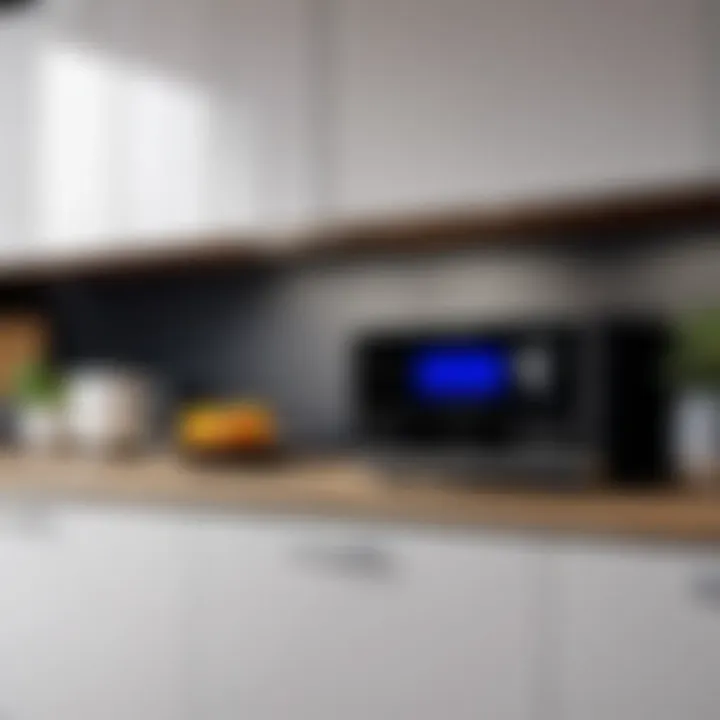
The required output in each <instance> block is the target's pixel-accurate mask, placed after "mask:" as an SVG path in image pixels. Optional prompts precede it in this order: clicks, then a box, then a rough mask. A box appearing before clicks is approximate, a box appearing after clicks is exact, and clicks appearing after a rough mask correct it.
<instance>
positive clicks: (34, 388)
mask: <svg viewBox="0 0 720 720" xmlns="http://www.w3.org/2000/svg"><path fill="white" fill-rule="evenodd" d="M14 399H15V407H16V410H17V431H18V439H19V440H20V442H21V443H22V444H23V445H24V446H25V447H26V448H29V449H33V450H41V451H47V450H50V449H53V448H54V447H56V446H57V445H58V444H59V442H60V439H61V435H62V423H63V417H62V400H63V382H62V378H61V376H60V374H59V373H58V372H56V371H55V370H54V368H53V367H52V366H51V365H49V364H48V363H46V362H42V361H38V362H32V363H27V364H25V365H22V366H21V367H20V368H18V371H17V374H16V377H15V382H14Z"/></svg>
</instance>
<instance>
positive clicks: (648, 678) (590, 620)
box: [551, 545, 720, 720]
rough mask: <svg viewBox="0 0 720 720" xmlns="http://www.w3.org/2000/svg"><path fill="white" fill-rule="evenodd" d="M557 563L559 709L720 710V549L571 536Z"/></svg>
mask: <svg viewBox="0 0 720 720" xmlns="http://www.w3.org/2000/svg"><path fill="white" fill-rule="evenodd" d="M556 563H557V564H556V567H555V569H556V572H557V575H556V584H555V587H554V592H553V595H554V598H555V602H556V603H557V605H556V609H555V612H554V615H555V617H556V618H557V622H558V627H557V629H556V630H554V631H553V634H554V635H553V636H555V637H556V639H557V640H558V643H557V652H558V653H559V654H558V656H557V660H556V667H555V671H554V672H555V677H556V679H557V681H558V683H559V686H558V690H559V693H558V694H557V708H556V710H557V713H556V714H554V715H553V716H551V717H555V718H560V720H716V719H717V718H718V717H720V688H719V685H718V672H719V671H720V556H718V554H717V552H710V551H708V552H704V551H701V550H698V549H692V550H672V549H668V548H663V547H662V546H659V547H654V548H650V549H647V548H646V549H643V548H640V547H635V546H626V547H623V546H607V547H602V546H596V547H594V548H593V547H589V546H584V547H582V546H579V545H578V546H570V545H569V546H568V548H567V549H566V550H565V551H561V552H560V553H559V554H558V556H557V558H556Z"/></svg>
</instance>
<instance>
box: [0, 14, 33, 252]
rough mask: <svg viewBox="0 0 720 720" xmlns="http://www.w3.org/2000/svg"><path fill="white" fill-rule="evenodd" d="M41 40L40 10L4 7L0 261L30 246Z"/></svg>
mask: <svg viewBox="0 0 720 720" xmlns="http://www.w3.org/2000/svg"><path fill="white" fill-rule="evenodd" d="M38 36H39V23H38V12H37V10H36V9H35V8H31V9H27V10H22V11H18V9H13V10H12V11H8V10H3V9H2V8H0V257H5V256H7V255H13V254H23V253H25V252H27V251H28V249H29V247H30V244H31V229H32V228H31V223H30V218H31V216H32V211H33V207H32V182H33V176H32V168H33V165H32V163H33V160H34V152H33V151H34V148H35V134H34V127H35V126H34V122H35V113H34V108H35V105H34V103H35V94H34V81H35V61H36V53H37V42H38Z"/></svg>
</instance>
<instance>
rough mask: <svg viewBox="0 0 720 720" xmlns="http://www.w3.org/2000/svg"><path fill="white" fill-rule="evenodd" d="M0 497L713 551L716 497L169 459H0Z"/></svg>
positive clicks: (719, 511)
mask: <svg viewBox="0 0 720 720" xmlns="http://www.w3.org/2000/svg"><path fill="white" fill-rule="evenodd" d="M0 494H2V495H5V496H12V497H15V496H20V497H23V498H25V497H31V498H36V497H40V498H53V499H56V498H60V499H72V500H75V499H86V500H100V501H108V502H131V503H141V504H158V503H172V504H180V505H185V506H192V507H208V506H210V507H219V508H222V509H225V510H229V511H238V512H251V511H252V512H262V513H277V514H285V515H289V514H297V515H311V516H318V515H320V516H327V517H331V518H356V519H364V520H383V521H398V522H412V523H416V522H417V523H429V524H439V525H445V526H448V525H450V526H464V527H468V526H469V527H492V528H507V529H514V530H515V529H516V530H519V531H548V532H558V533H572V534H591V535H603V536H619V537H625V536H627V537H640V538H648V539H657V540H670V541H696V542H708V541H711V542H715V541H718V542H720V496H718V495H707V496H706V495H694V494H691V493H682V492H669V491H665V492H652V493H650V492H648V493H641V494H621V493H617V492H613V491H608V490H605V491H587V492H584V491H578V492H574V493H570V492H565V493H546V492H527V491H525V492H517V491H506V492H500V491H490V490H478V491H471V490H460V489H440V488H438V487H428V486H414V487H398V486H394V485H390V484H388V483H387V482H385V481H384V480H383V478H382V477H381V476H380V475H379V474H378V473H376V472H373V471H372V470H371V469H370V468H368V467H363V466H362V465H361V464H359V463H354V462H350V461H330V460H324V461H314V462H310V461H302V462H297V463H292V464H288V465H287V466H285V467H283V468H276V469H267V468H266V469H253V470H238V469H237V468H234V469H229V468H226V469H209V468H196V467H194V466H189V465H187V464H183V463H182V462H181V461H180V460H177V459H173V458H170V457H158V458H148V459H142V460H135V461H126V462H109V461H106V462H103V461H88V460H81V459H69V458H68V459H62V458H27V457H22V456H13V455H7V454H6V455H0Z"/></svg>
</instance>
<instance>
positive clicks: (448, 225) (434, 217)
mask: <svg viewBox="0 0 720 720" xmlns="http://www.w3.org/2000/svg"><path fill="white" fill-rule="evenodd" d="M709 229H718V230H720V182H719V183H717V184H715V183H708V184H704V185H701V186H695V187H681V188H674V189H663V190H657V191H644V192H634V193H620V194H607V195H603V196H599V197H594V198H590V199H583V200H574V201H564V202H549V203H543V204H540V203H530V204H524V205H514V206H506V207H478V208H474V209H470V208H459V209H457V210H456V211H442V212H435V213H418V214H415V215H407V216H405V217H392V216H387V217H385V218H375V219H367V220H358V221H357V222H346V223H338V224H337V225H334V226H329V227H326V228H325V229H323V230H321V231H320V232H319V233H318V234H317V236H316V237H315V238H308V242H307V243H306V244H305V249H304V252H309V253H317V254H331V255H356V254H359V253H362V254H365V253H376V252H423V251H425V252H427V251H431V252H438V251H440V252H442V251H444V250H453V249H462V248H472V247H478V246H485V245H501V244H507V243H514V242H531V243H543V242H548V241H554V240H558V241H562V240H567V239H573V240H577V241H579V242H583V241H584V242H589V243H598V242H611V241H622V242H629V241H632V239H633V238H637V239H640V238H641V237H647V236H653V235H663V236H666V235H667V234H670V233H679V232H682V233H685V232H694V231H702V230H709Z"/></svg>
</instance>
